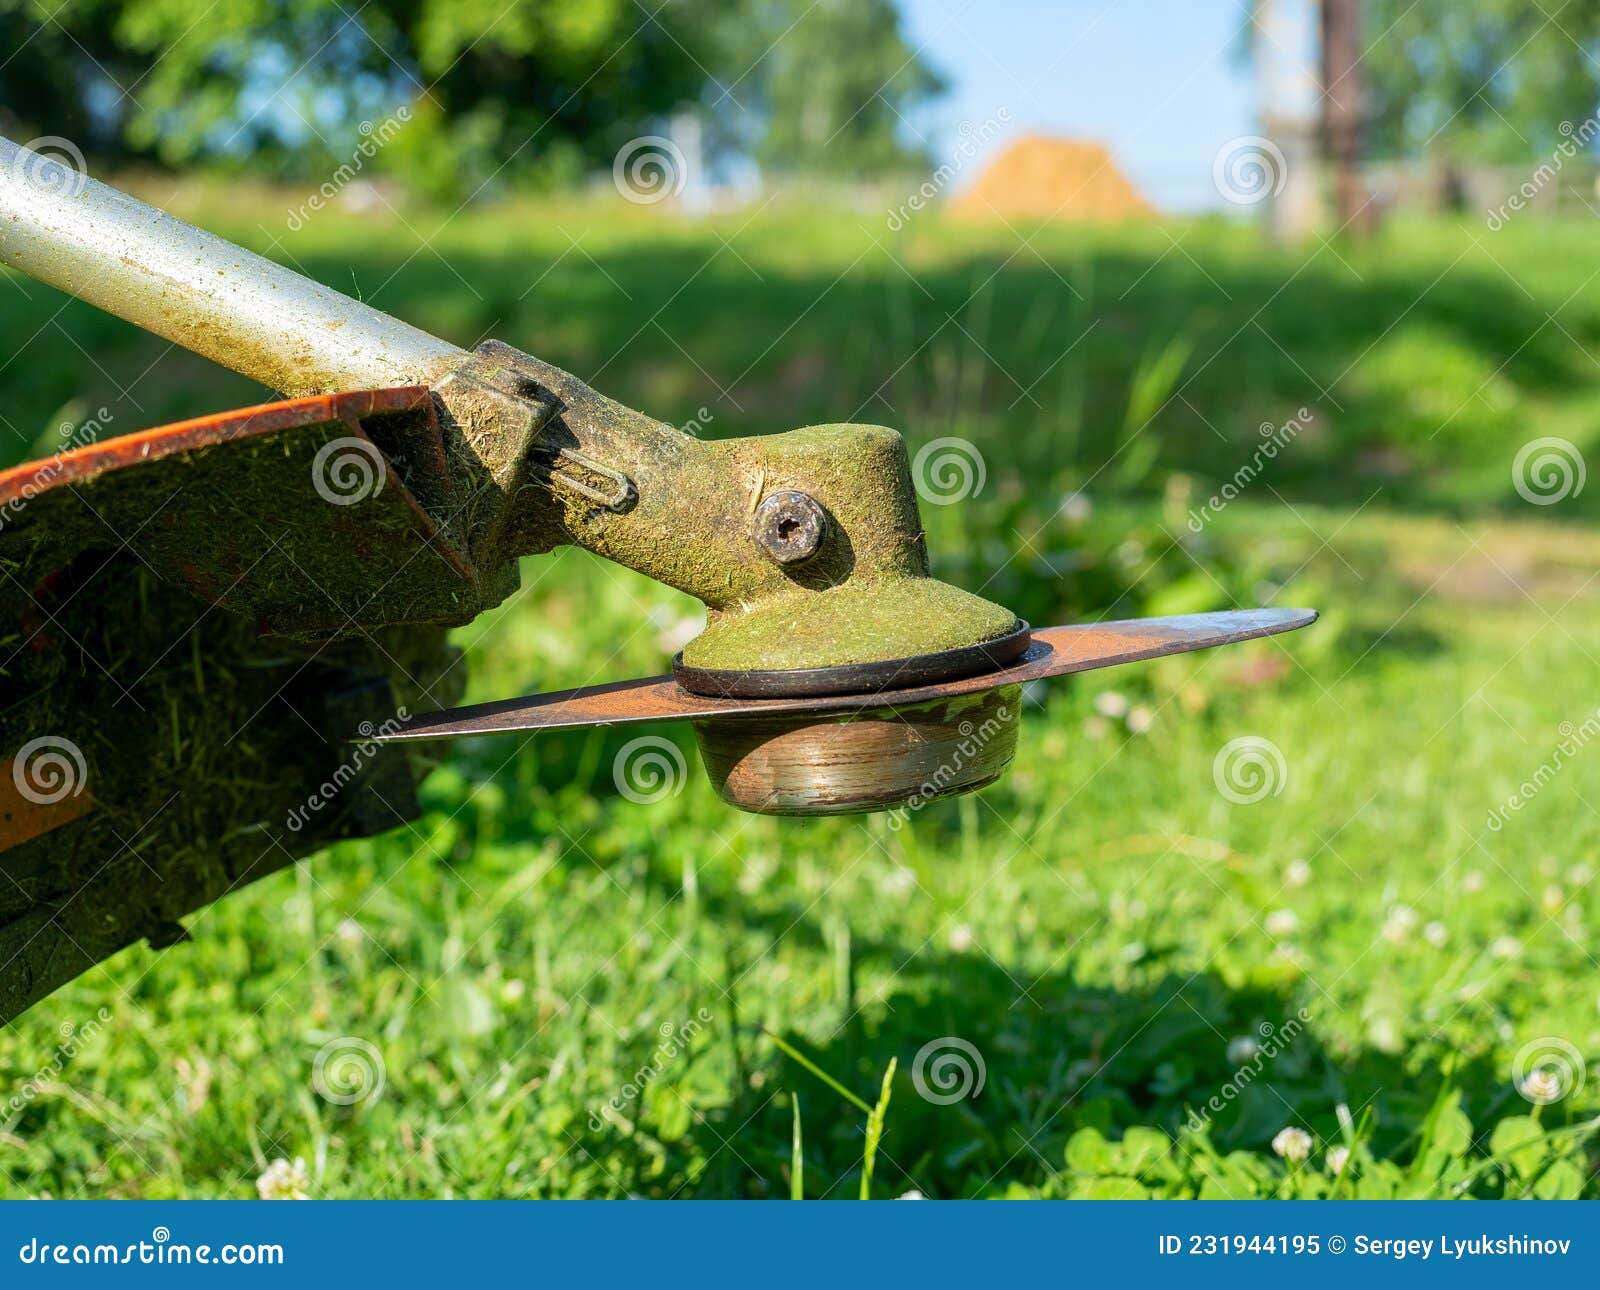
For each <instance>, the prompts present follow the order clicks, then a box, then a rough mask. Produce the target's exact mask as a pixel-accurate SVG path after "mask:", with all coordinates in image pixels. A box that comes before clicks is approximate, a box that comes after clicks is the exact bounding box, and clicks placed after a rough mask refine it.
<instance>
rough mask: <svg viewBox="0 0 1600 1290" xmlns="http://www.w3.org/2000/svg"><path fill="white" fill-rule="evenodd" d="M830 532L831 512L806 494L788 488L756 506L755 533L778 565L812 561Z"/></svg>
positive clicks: (756, 537) (758, 542) (758, 543)
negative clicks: (829, 513) (829, 520)
mask: <svg viewBox="0 0 1600 1290" xmlns="http://www.w3.org/2000/svg"><path fill="white" fill-rule="evenodd" d="M827 532H828V512H827V511H825V510H823V509H822V507H821V506H820V505H818V503H817V502H816V500H815V499H814V498H810V497H807V496H806V495H805V494H804V493H797V492H794V491H793V490H791V489H784V490H782V491H781V492H776V493H773V494H771V495H770V496H768V497H767V498H766V499H765V500H764V501H763V502H762V503H761V505H760V506H758V507H756V519H755V526H754V528H753V530H752V534H753V536H754V537H755V540H756V544H757V545H758V546H759V547H760V548H761V549H762V550H763V551H765V552H766V553H767V556H768V558H769V559H771V560H774V561H775V562H777V563H778V564H799V563H800V562H801V561H802V560H809V559H810V558H811V557H812V556H814V555H816V553H817V548H818V547H820V546H821V545H822V539H823V537H824V536H825V535H826V534H827Z"/></svg>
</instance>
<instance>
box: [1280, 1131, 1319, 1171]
mask: <svg viewBox="0 0 1600 1290" xmlns="http://www.w3.org/2000/svg"><path fill="white" fill-rule="evenodd" d="M1272 1149H1273V1150H1274V1151H1275V1152H1277V1153H1278V1154H1279V1155H1280V1156H1282V1157H1283V1158H1284V1159H1285V1160H1287V1161H1288V1162H1289V1163H1290V1164H1294V1165H1297V1164H1299V1163H1300V1162H1301V1161H1302V1160H1304V1159H1305V1158H1306V1157H1307V1156H1309V1155H1310V1154H1311V1135H1310V1134H1309V1133H1307V1132H1306V1131H1305V1130H1304V1129H1296V1128H1294V1127H1293V1126H1290V1127H1289V1128H1287V1129H1279V1130H1278V1133H1277V1136H1276V1137H1274V1138H1273V1139H1272Z"/></svg>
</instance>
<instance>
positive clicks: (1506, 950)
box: [1489, 936, 1522, 959]
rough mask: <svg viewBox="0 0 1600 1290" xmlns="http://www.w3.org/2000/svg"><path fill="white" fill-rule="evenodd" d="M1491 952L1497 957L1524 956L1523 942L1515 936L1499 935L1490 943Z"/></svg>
mask: <svg viewBox="0 0 1600 1290" xmlns="http://www.w3.org/2000/svg"><path fill="white" fill-rule="evenodd" d="M1489 953H1490V954H1492V955H1493V956H1494V957H1495V958H1497V959H1518V958H1521V957H1522V942H1521V941H1519V940H1518V939H1517V938H1516V937H1515V936H1497V937H1495V938H1494V940H1493V941H1492V942H1490V945H1489Z"/></svg>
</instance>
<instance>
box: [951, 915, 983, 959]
mask: <svg viewBox="0 0 1600 1290" xmlns="http://www.w3.org/2000/svg"><path fill="white" fill-rule="evenodd" d="M976 941H977V937H975V936H974V935H973V934H972V928H971V927H969V926H968V925H967V924H966V923H957V924H956V925H955V926H954V927H952V928H951V929H950V948H951V949H953V950H954V951H955V952H956V953H957V954H960V953H962V952H963V951H966V950H970V949H971V948H972V947H973V945H974V943H975V942H976Z"/></svg>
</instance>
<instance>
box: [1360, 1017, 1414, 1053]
mask: <svg viewBox="0 0 1600 1290" xmlns="http://www.w3.org/2000/svg"><path fill="white" fill-rule="evenodd" d="M1367 1042H1368V1043H1369V1044H1371V1045H1372V1046H1373V1047H1374V1048H1376V1049H1377V1050H1378V1051H1379V1052H1380V1053H1398V1052H1399V1051H1400V1050H1401V1049H1402V1048H1403V1047H1405V1040H1404V1037H1403V1036H1402V1035H1401V1033H1400V1027H1399V1026H1398V1025H1396V1024H1395V1020H1394V1018H1393V1017H1374V1018H1373V1019H1372V1020H1371V1021H1369V1022H1368V1023H1367Z"/></svg>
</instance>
